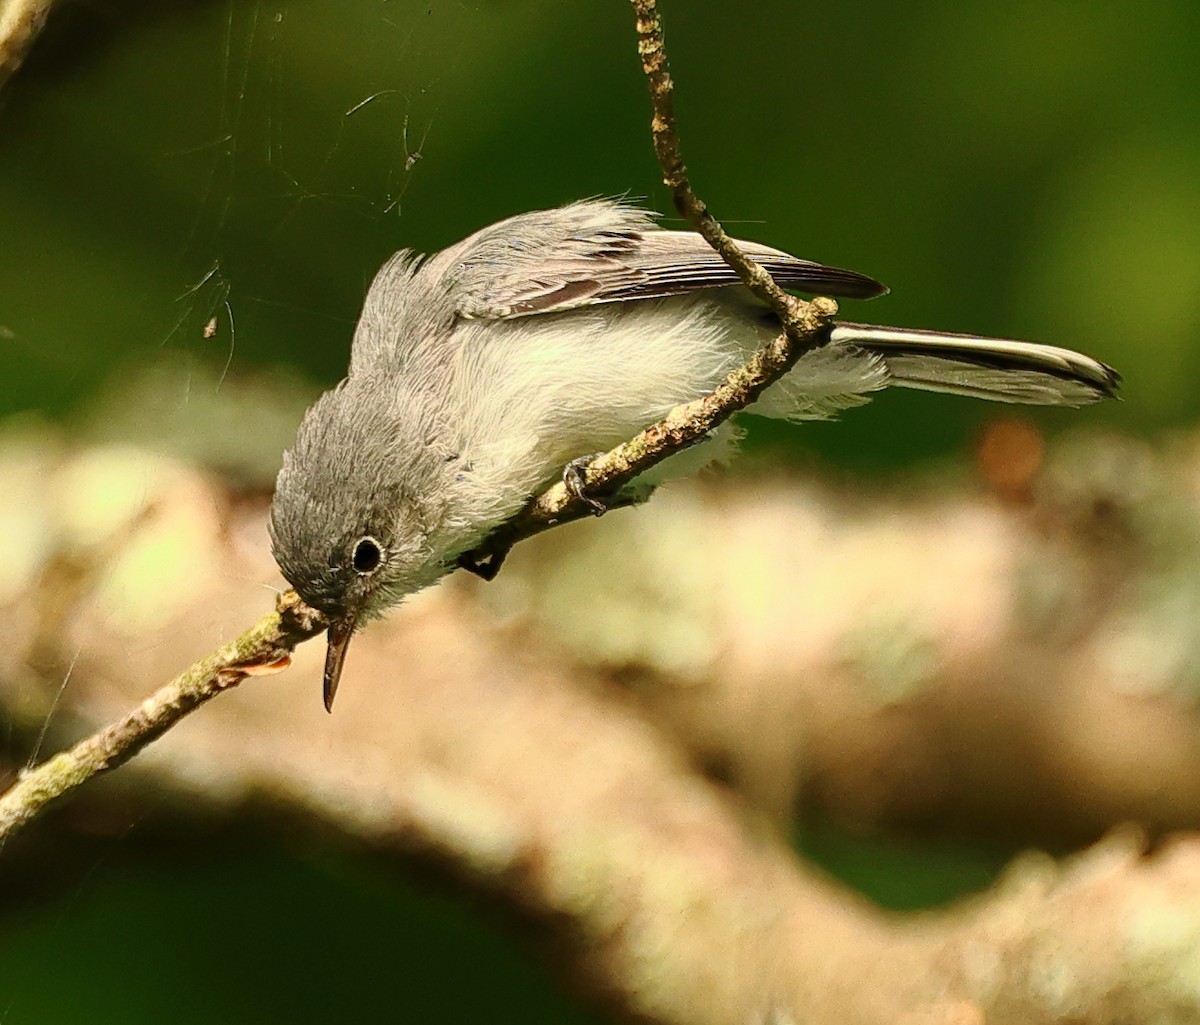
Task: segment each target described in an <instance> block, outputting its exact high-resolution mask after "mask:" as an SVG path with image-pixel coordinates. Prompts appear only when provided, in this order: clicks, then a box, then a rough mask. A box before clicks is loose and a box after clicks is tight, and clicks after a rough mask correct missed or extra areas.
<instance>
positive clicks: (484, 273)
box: [440, 200, 887, 319]
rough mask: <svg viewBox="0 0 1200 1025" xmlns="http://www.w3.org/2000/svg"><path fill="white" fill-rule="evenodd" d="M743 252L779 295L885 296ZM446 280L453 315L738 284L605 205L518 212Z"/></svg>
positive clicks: (808, 264)
mask: <svg viewBox="0 0 1200 1025" xmlns="http://www.w3.org/2000/svg"><path fill="white" fill-rule="evenodd" d="M738 245H739V246H740V247H741V248H742V251H743V252H744V253H746V255H747V256H749V257H750V259H751V260H753V261H754V262H755V263H757V264H759V265H760V266H761V267H763V268H764V269H765V270H767V271H768V272H769V273H770V274H771V276H772V277H774V278H775V280H776V281H777V282H778V283H779V284H780V285H781V286H783V287H785V288H794V289H797V290H800V291H804V292H813V293H819V294H821V295H834V296H843V297H847V298H853V299H869V298H871V297H872V296H876V295H882V294H883V293H884V292H886V291H887V289H886V288H885V287H884V286H883V285H881V284H880V283H879V282H878V281H876V280H875V279H874V278H870V277H867V276H866V275H865V274H859V273H857V272H855V271H850V270H842V269H841V268H838V267H827V266H825V265H824V264H820V263H813V262H812V261H810V260H801V259H799V258H798V257H795V256H790V255H789V254H787V253H784V252H781V251H780V250H778V249H772V248H771V247H770V246H764V245H760V244H759V243H757V242H738ZM440 256H441V258H443V259H446V258H449V259H448V263H449V265H448V266H447V267H446V268H445V271H444V274H445V275H446V276H447V277H448V278H450V279H451V280H450V281H448V282H447V283H448V284H450V285H451V291H452V293H453V294H454V295H455V297H456V305H457V310H458V313H459V315H460V316H463V317H471V318H481V319H502V318H509V317H525V316H529V315H531V314H536V313H555V312H560V311H563V310H570V309H576V308H578V307H581V306H590V305H593V304H596V303H610V302H622V301H627V300H636V299H658V298H662V297H664V296H670V295H679V294H680V293H683V292H690V291H693V290H695V289H701V288H719V287H722V286H728V285H736V284H738V277H737V275H736V274H735V273H734V271H733V270H732V269H731V268H730V267H729V266H728V265H727V264H726V263H725V261H724V260H722V259H721V257H720V256H719V255H718V254H717V253H716V252H715V251H714V250H713V249H712V248H711V247H710V246H709V245H708V243H707V242H705V241H704V239H703V238H701V236H700V235H698V234H696V233H695V232H690V231H663V230H661V229H659V228H658V227H657V225H656V224H655V222H654V220H653V218H652V217H651V215H649V214H648V213H646V212H645V211H644V210H639V209H638V208H636V207H631V206H627V205H625V204H623V203H618V202H613V201H611V200H587V201H585V202H582V203H574V204H572V205H571V206H567V207H561V208H559V209H557V210H545V211H538V212H536V213H530V214H521V215H519V216H517V217H512V218H509V219H508V220H506V221H501V222H499V223H498V224H494V225H492V226H491V227H490V228H485V229H484V230H483V231H481V232H479V233H478V234H476V235H473V236H471V237H470V238H468V239H466V240H465V241H464V242H462V243H460V244H459V245H458V246H455V247H453V249H452V250H447V251H446V252H445V253H444V254H440Z"/></svg>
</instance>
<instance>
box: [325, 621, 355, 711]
mask: <svg viewBox="0 0 1200 1025" xmlns="http://www.w3.org/2000/svg"><path fill="white" fill-rule="evenodd" d="M354 622H355V614H354V613H353V612H347V613H346V614H345V615H344V616H341V617H340V618H338V619H335V620H333V621H332V622H331V623H330V624H329V645H328V647H327V648H326V649H325V711H326V712H332V711H333V696H334V695H335V694H336V693H337V688H338V680H340V679H341V678H342V663H343V662H345V661H346V649H347V648H348V647H350V638H351V637H353V636H354Z"/></svg>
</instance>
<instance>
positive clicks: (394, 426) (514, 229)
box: [271, 199, 1120, 708]
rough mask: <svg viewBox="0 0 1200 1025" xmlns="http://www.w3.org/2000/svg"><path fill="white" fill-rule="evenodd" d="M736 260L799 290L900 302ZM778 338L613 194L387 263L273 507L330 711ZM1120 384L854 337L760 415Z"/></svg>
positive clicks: (811, 273)
mask: <svg viewBox="0 0 1200 1025" xmlns="http://www.w3.org/2000/svg"><path fill="white" fill-rule="evenodd" d="M738 244H739V245H740V246H741V247H742V249H743V251H744V252H745V253H746V254H747V255H748V256H749V257H750V258H751V259H752V260H753V261H754V262H756V263H758V264H760V265H761V266H763V267H764V268H766V270H768V271H769V272H770V273H771V274H772V275H773V276H774V278H775V280H776V281H777V282H778V283H779V284H780V285H783V286H785V287H788V288H794V289H797V290H799V291H804V292H810V293H818V294H822V295H833V296H842V297H849V298H853V299H869V298H871V297H873V296H877V295H882V294H883V293H885V292H886V291H887V289H886V288H885V287H884V286H883V285H881V284H880V283H879V282H877V281H875V280H874V279H872V278H869V277H867V276H865V275H863V274H857V273H855V272H854V271H848V270H840V269H838V268H836V267H826V266H823V265H822V264H819V263H812V262H809V261H808V260H801V259H798V258H796V257H794V256H789V255H788V254H787V253H783V252H780V251H779V250H777V249H771V248H769V247H767V246H763V245H758V244H757V243H753V242H739V243H738ZM779 330H780V325H779V321H778V320H777V319H776V318H775V316H774V315H773V314H772V313H771V312H770V311H769V310H767V309H766V308H765V307H763V306H762V305H760V304H759V303H758V302H757V301H756V300H755V299H754V298H753V297H752V296H751V294H750V293H749V292H748V291H746V290H745V289H744V288H742V287H741V286H740V285H739V284H738V283H737V277H736V275H735V274H734V272H733V271H732V270H730V268H729V267H728V266H727V265H726V264H725V263H724V261H722V259H721V258H720V257H719V256H718V255H717V254H716V253H715V252H714V251H713V250H712V249H711V248H710V247H709V246H708V244H707V243H706V242H705V241H704V240H703V239H702V238H701V237H700V236H699V235H697V234H695V233H693V232H688V231H664V230H662V229H661V228H659V227H658V225H657V223H656V222H655V220H654V217H653V215H651V214H649V213H647V212H646V211H644V210H640V209H637V208H636V207H633V206H630V205H629V204H627V203H623V202H617V201H613V200H603V199H600V200H587V201H585V202H580V203H573V204H571V205H569V206H564V207H561V208H559V209H556V210H543V211H538V212H535V213H527V214H521V215H519V216H517V217H511V218H509V219H508V220H504V221H500V222H499V223H498V224H493V225H492V226H491V227H488V228H484V229H483V230H482V231H479V232H476V233H475V234H474V235H471V236H470V237H469V238H466V239H464V240H463V241H462V242H459V243H458V244H457V245H454V246H451V247H450V248H449V249H445V250H443V251H442V252H440V253H437V254H436V255H434V256H430V257H423V256H418V255H415V254H414V253H412V252H410V251H409V250H401V251H400V252H398V253H397V254H396V255H395V256H393V257H392V258H391V259H389V260H388V261H387V263H385V264H384V265H383V267H382V269H381V270H380V271H379V273H378V274H377V275H376V276H375V280H374V282H373V283H372V284H371V287H370V290H369V291H368V292H367V297H366V301H365V303H364V305H363V311H362V316H361V317H360V318H359V321H358V325H357V327H356V328H355V332H354V342H353V346H352V349H351V354H350V371H349V374H348V376H347V377H346V379H345V380H343V381H342V382H341V383H340V384H338V385H337V387H335V388H334V389H332V390H331V391H328V392H326V393H325V394H324V395H322V396H321V397H320V398H319V399H318V400H317V402H316V403H315V404H314V405H313V407H312V408H311V409H309V410H308V412H307V413H306V414H305V416H304V420H303V422H302V423H301V424H300V430H299V433H298V434H297V436H296V443H295V445H294V446H293V447H292V449H291V451H289V452H288V453H286V454H285V455H284V457H283V468H282V469H281V470H280V472H279V479H278V481H277V483H276V489H275V498H274V501H273V502H272V505H271V539H272V542H273V546H274V552H275V558H276V559H277V560H278V562H279V566H280V568H281V569H282V570H283V575H284V576H285V577H287V579H288V580H289V581H290V582H291V583H292V585H293V586H294V587H295V588H296V590H297V591H298V592H299V593H300V596H301V597H302V598H303V599H304V600H305V601H306V602H308V603H309V604H310V605H313V606H315V607H316V608H318V609H320V610H321V611H322V612H324V613H325V614H326V615H327V616H328V617H329V621H330V624H331V625H330V627H329V637H328V651H327V655H326V661H325V706H326V708H330V707H332V703H333V696H334V692H335V691H336V689H337V684H338V678H339V676H340V674H341V669H342V662H343V660H344V658H345V654H346V649H347V646H348V644H349V642H350V638H351V636H352V634H353V633H354V630H355V627H356V626H359V625H361V624H362V623H363V622H365V621H366V620H369V619H372V618H374V617H377V616H379V615H381V614H382V613H383V612H384V611H386V610H387V609H388V608H390V607H391V606H393V605H395V604H396V603H398V602H399V601H400V600H401V599H402V598H404V596H405V595H407V594H411V593H412V592H414V591H416V590H418V589H419V588H421V587H424V586H426V585H427V584H430V583H432V582H433V581H434V580H436V579H437V578H438V577H440V576H442V575H443V574H444V573H445V572H447V570H448V569H449V568H450V567H453V566H454V563H455V559H456V558H457V557H458V556H459V555H460V554H462V553H463V552H467V551H470V550H471V549H472V548H474V547H475V546H476V545H478V544H479V543H480V542H481V541H482V540H483V538H484V537H485V536H486V535H487V534H488V533H489V532H490V531H491V530H492V529H494V528H495V527H497V526H498V525H500V524H501V523H503V522H504V521H505V520H507V519H509V518H510V517H512V516H513V515H515V514H516V513H517V512H518V511H520V509H521V508H522V507H523V506H524V505H525V503H526V502H527V501H528V499H529V498H530V497H531V496H532V495H534V494H536V493H537V492H539V491H540V490H541V489H543V488H544V487H546V486H548V485H549V484H550V483H552V482H553V481H554V480H555V479H556V478H558V477H559V476H560V475H562V474H563V472H564V467H565V466H566V465H567V464H569V463H571V462H572V461H573V460H578V459H579V458H580V457H584V456H587V455H588V454H591V453H595V452H598V451H601V450H606V449H609V448H611V447H612V446H614V445H616V444H617V443H618V442H620V441H622V440H624V439H626V438H628V437H630V436H632V435H634V434H636V433H637V432H638V431H640V430H641V429H642V428H644V427H646V426H647V425H649V424H651V423H654V422H656V421H658V420H661V419H662V418H663V417H664V416H665V415H666V414H667V413H668V411H670V410H671V408H672V407H674V406H676V405H678V404H679V403H681V402H686V401H688V400H690V399H693V398H696V397H697V396H699V395H702V394H704V393H706V392H708V391H711V390H712V389H713V388H714V387H715V386H716V385H717V384H718V383H720V382H721V381H722V380H723V379H724V377H725V376H726V375H727V374H728V373H729V371H730V370H732V369H734V368H735V367H736V366H738V365H740V364H741V363H743V362H744V361H745V360H746V359H747V357H748V356H749V355H750V354H751V353H752V352H753V351H754V350H755V349H756V348H758V347H759V346H761V345H762V344H763V343H764V342H766V341H767V340H768V339H770V338H772V337H774V336H775V335H777V334H778V333H779ZM1119 380H1120V378H1119V376H1118V375H1117V373H1116V372H1115V371H1113V370H1112V369H1111V368H1109V367H1107V366H1105V365H1104V364H1103V363H1099V362H1097V361H1096V360H1094V359H1091V358H1089V357H1087V356H1083V355H1080V354H1079V353H1076V352H1071V351H1070V350H1068V349H1060V348H1056V347H1054V346H1050V345H1040V344H1036V343H1033V342H1018V341H1009V340H1004V339H996V338H980V337H976V336H972V335H954V334H943V333H941V332H936V331H913V330H904V329H901V328H893V327H872V326H870V325H865V324H850V323H843V322H838V323H836V324H835V325H834V326H833V328H832V329H831V331H830V333H829V336H828V340H827V341H826V342H825V343H824V344H823V345H821V346H819V347H818V348H815V349H813V350H812V351H811V352H808V353H806V354H805V355H804V356H803V357H802V358H801V359H800V360H799V361H798V362H797V363H796V365H795V367H794V368H793V369H792V370H791V371H790V372H789V373H788V374H787V375H786V376H785V377H783V378H782V379H781V380H780V381H779V382H777V383H776V384H775V385H774V386H773V387H771V388H770V389H769V390H768V391H767V392H766V393H765V394H764V395H763V396H762V397H761V398H760V399H759V400H758V401H757V402H756V403H755V404H754V405H753V406H751V407H750V408H751V410H752V411H753V412H755V413H760V414H763V415H765V416H772V417H782V418H784V419H788V420H818V419H824V418H827V417H830V416H832V415H833V414H835V413H836V412H838V411H839V410H841V409H846V408H847V407H850V406H856V405H860V404H862V403H864V402H866V401H867V400H868V398H869V397H870V396H871V394H872V393H873V392H876V391H879V390H880V389H881V388H885V387H887V386H888V385H892V384H895V385H900V386H902V387H905V388H919V389H922V390H926V391H940V392H950V393H952V394H957V395H972V396H975V397H977V398H983V399H994V400H996V401H999V402H1021V403H1032V404H1040V405H1067V406H1075V405H1082V404H1084V403H1089V402H1094V401H1096V400H1097V399H1100V398H1103V397H1105V396H1111V395H1113V394H1114V393H1115V390H1116V386H1117V383H1118V381H1119ZM713 447H714V448H715V447H716V446H713ZM673 458H678V457H673ZM666 465H667V466H668V467H669V466H670V461H668V463H667V464H666Z"/></svg>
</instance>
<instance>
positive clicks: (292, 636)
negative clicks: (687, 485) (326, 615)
mask: <svg viewBox="0 0 1200 1025" xmlns="http://www.w3.org/2000/svg"><path fill="white" fill-rule="evenodd" d="M324 626H325V622H324V620H323V619H322V618H321V615H320V613H318V612H316V611H315V610H314V609H311V608H309V607H308V606H307V605H305V604H304V603H303V602H302V601H301V600H300V599H299V597H298V596H297V595H296V593H295V592H294V591H287V592H285V593H284V594H283V595H281V596H280V598H279V601H278V603H277V606H276V609H275V611H274V612H272V613H271V614H270V615H269V616H264V617H263V618H262V619H261V620H259V622H258V623H256V624H255V625H254V626H252V627H251V628H250V629H249V630H247V631H246V632H245V633H244V634H242V635H241V636H240V637H238V638H237V639H236V640H233V641H230V642H229V643H228V644H226V645H224V646H223V647H221V648H219V649H218V650H217V651H215V652H213V654H211V655H209V656H208V657H207V658H203V659H201V660H200V661H199V662H197V663H195V664H194V665H193V666H191V667H190V668H188V669H185V670H184V671H183V672H182V673H180V674H179V675H178V676H177V677H175V679H174V680H172V681H171V682H170V683H168V684H167V685H166V686H164V687H162V688H161V689H160V690H158V691H157V692H156V693H155V694H153V695H151V696H150V697H149V698H147V699H146V700H145V701H143V702H142V703H141V704H140V705H139V706H138V707H137V708H135V709H134V710H133V711H132V712H130V713H129V714H128V715H126V716H125V717H124V718H121V719H118V720H117V721H116V722H114V723H110V724H109V725H108V726H106V727H105V728H104V729H102V730H100V731H99V732H97V733H94V734H92V735H91V736H90V737H88V738H87V739H86V740H81V741H80V742H79V743H78V744H76V745H75V746H74V747H72V748H71V749H70V750H69V751H61V752H59V753H58V754H56V755H54V757H52V758H49V759H47V760H46V761H44V762H42V763H41V764H40V765H39V766H37V768H35V769H31V770H29V771H27V772H23V773H21V775H20V776H19V777H18V779H17V782H16V783H14V784H13V785H12V786H11V787H10V788H9V789H8V790H7V791H6V792H5V793H4V794H3V795H0V843H3V842H4V841H5V840H7V839H8V837H10V836H12V835H13V834H14V833H16V832H17V830H19V829H20V828H21V827H22V826H23V825H25V823H26V822H28V821H29V820H30V819H32V818H33V817H34V816H35V815H37V814H38V813H39V812H40V811H41V810H42V809H43V808H44V807H45V806H46V805H47V804H49V803H50V802H51V801H53V800H54V799H55V798H57V797H61V796H62V795H63V794H65V793H66V792H67V791H69V790H73V789H74V788H75V787H77V786H79V785H80V784H81V783H84V782H85V781H87V780H89V779H91V778H92V777H93V776H95V775H97V774H98V773H101V772H105V771H107V770H109V769H115V768H116V767H117V766H119V765H123V764H124V763H125V762H127V761H128V760H129V759H130V758H132V757H133V756H134V755H135V754H137V753H138V752H139V751H141V750H142V748H144V747H145V746H146V745H147V744H149V743H150V742H151V741H154V740H157V739H158V738H159V737H161V736H162V735H163V734H164V733H165V732H166V731H167V730H169V729H170V728H171V727H172V726H174V725H175V724H176V723H177V722H179V720H180V719H182V718H183V717H184V716H185V715H187V714H188V713H189V712H191V711H193V710H195V709H196V708H199V707H200V706H201V705H202V704H204V702H206V701H208V700H209V698H212V697H215V696H216V695H218V694H220V693H221V692H222V691H225V690H229V689H230V688H231V687H236V686H237V685H238V684H239V683H241V682H242V680H244V679H245V678H246V677H247V676H256V675H265V674H267V673H271V672H279V671H282V670H283V669H285V668H287V665H288V662H289V660H290V657H291V652H292V649H293V648H295V646H296V645H297V644H299V643H300V642H301V641H306V640H308V639H309V638H310V637H314V636H316V634H318V633H320V632H321V630H322V629H323V628H324Z"/></svg>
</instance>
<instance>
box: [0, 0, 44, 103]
mask: <svg viewBox="0 0 1200 1025" xmlns="http://www.w3.org/2000/svg"><path fill="white" fill-rule="evenodd" d="M52 6H53V0H0V88H3V86H4V83H5V82H7V81H8V80H9V79H10V78H11V77H12V76H13V74H14V73H15V72H16V70H17V69H18V68H19V67H20V66H21V65H22V64H23V63H24V61H25V56H26V54H27V53H28V52H29V48H30V47H31V46H32V45H33V41H34V40H35V39H36V38H37V35H38V33H39V32H41V30H42V26H43V25H44V24H45V23H46V17H47V15H49V13H50V8H51V7H52Z"/></svg>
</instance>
